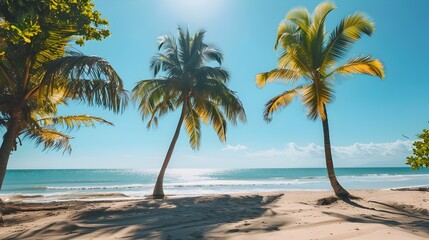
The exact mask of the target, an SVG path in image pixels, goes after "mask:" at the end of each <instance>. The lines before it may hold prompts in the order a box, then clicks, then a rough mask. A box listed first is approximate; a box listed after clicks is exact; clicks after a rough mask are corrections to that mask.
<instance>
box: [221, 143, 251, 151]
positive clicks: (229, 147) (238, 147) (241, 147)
mask: <svg viewBox="0 0 429 240" xmlns="http://www.w3.org/2000/svg"><path fill="white" fill-rule="evenodd" d="M246 149H247V147H246V146H244V145H240V144H238V145H236V146H232V145H226V147H224V148H222V151H234V152H237V151H243V150H246Z"/></svg>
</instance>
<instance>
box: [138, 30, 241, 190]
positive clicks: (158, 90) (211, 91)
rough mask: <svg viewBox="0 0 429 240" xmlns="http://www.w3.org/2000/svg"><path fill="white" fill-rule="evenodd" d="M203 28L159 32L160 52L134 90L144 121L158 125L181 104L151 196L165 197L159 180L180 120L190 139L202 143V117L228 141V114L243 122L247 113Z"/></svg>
mask: <svg viewBox="0 0 429 240" xmlns="http://www.w3.org/2000/svg"><path fill="white" fill-rule="evenodd" d="M204 34H205V32H204V31H198V32H197V33H196V34H195V35H193V36H191V35H190V34H189V31H184V30H182V29H181V28H179V37H178V39H177V40H176V39H175V38H174V37H172V36H168V35H163V36H160V37H159V39H158V43H159V45H158V46H159V51H160V52H159V53H158V54H157V55H156V56H154V58H153V59H152V62H151V69H152V71H153V73H154V76H155V77H156V76H158V75H159V74H160V73H164V76H161V77H158V78H154V79H149V80H143V81H140V82H138V83H137V85H136V86H135V88H134V89H133V91H132V98H133V100H134V101H136V102H137V103H138V108H139V110H140V112H141V114H142V117H143V119H148V123H147V127H150V126H156V125H158V119H159V118H160V117H163V116H164V115H166V114H167V113H169V112H171V111H175V110H176V109H177V108H180V107H181V115H180V119H179V123H178V125H177V129H176V132H175V134H174V137H173V140H172V142H171V144H170V148H169V150H168V152H167V156H166V158H165V160H164V164H163V166H162V168H161V171H160V174H159V176H158V180H157V184H156V186H155V190H154V194H153V195H154V197H156V198H163V197H164V192H163V189H162V182H163V178H164V173H165V169H166V168H167V165H168V162H169V161H170V158H171V155H172V152H173V149H174V146H175V143H176V141H177V138H178V136H179V133H180V128H181V126H182V123H183V122H184V126H185V129H186V132H187V134H188V135H189V144H190V145H191V147H192V148H193V149H198V148H199V147H200V142H201V141H200V140H201V122H203V123H205V124H210V125H212V126H213V128H214V130H215V132H216V133H217V136H218V137H219V140H220V141H222V142H225V141H226V130H227V120H229V121H230V122H232V123H233V124H236V123H237V119H238V120H241V121H242V122H244V121H245V120H246V115H245V112H244V109H243V106H242V104H241V102H240V100H239V99H238V98H237V96H236V94H235V92H233V91H231V90H230V89H228V87H227V83H228V81H229V73H228V72H227V71H226V70H225V69H224V68H222V67H220V66H216V67H213V66H212V65H210V63H211V62H216V63H218V64H219V65H221V63H222V59H223V55H222V53H221V52H220V51H219V50H218V49H216V48H215V47H213V46H211V45H208V44H205V43H204Z"/></svg>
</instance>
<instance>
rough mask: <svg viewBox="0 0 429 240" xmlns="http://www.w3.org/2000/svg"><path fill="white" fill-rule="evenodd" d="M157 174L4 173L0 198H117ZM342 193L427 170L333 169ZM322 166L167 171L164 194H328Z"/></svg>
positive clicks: (139, 191) (404, 180)
mask: <svg viewBox="0 0 429 240" xmlns="http://www.w3.org/2000/svg"><path fill="white" fill-rule="evenodd" d="M157 174H158V170H130V169H71V170H70V169H59V170H8V171H7V175H6V179H5V182H4V184H3V189H2V190H1V191H0V194H2V195H4V194H6V195H13V194H19V195H22V196H32V195H43V196H52V197H54V196H61V195H73V194H74V195H77V194H78V195H82V194H98V193H102V194H109V193H116V194H123V195H126V196H130V197H141V196H145V195H149V194H150V193H151V191H152V189H153V184H154V182H155V180H156V176H157ZM336 174H337V176H338V179H339V181H340V182H341V183H342V185H343V186H344V187H346V188H348V189H390V188H400V187H412V186H427V185H429V169H421V170H418V171H413V170H411V169H410V168H337V169H336ZM329 189H330V185H329V181H328V179H327V177H326V170H325V169H324V168H288V169H286V168H276V169H168V170H167V173H166V176H165V184H164V191H165V193H166V194H169V195H204V194H216V193H218V194H226V193H228V194H230V193H246V192H268V191H288V190H329Z"/></svg>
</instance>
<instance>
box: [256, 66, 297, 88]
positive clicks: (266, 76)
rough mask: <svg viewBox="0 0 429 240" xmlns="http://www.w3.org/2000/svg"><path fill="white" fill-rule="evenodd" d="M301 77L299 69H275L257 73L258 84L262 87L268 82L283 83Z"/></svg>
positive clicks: (292, 81) (291, 81)
mask: <svg viewBox="0 0 429 240" xmlns="http://www.w3.org/2000/svg"><path fill="white" fill-rule="evenodd" d="M300 77H301V74H300V73H299V72H298V71H295V70H291V69H285V68H280V69H274V70H271V71H269V72H265V73H259V74H257V75H256V85H258V87H260V88H262V87H264V86H265V84H267V83H272V82H281V83H294V82H295V81H297V80H298V79H299V78H300Z"/></svg>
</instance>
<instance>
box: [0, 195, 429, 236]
mask: <svg viewBox="0 0 429 240" xmlns="http://www.w3.org/2000/svg"><path fill="white" fill-rule="evenodd" d="M350 192H351V193H352V194H354V195H357V196H359V197H361V198H362V199H359V200H353V201H350V202H344V201H337V202H335V203H333V204H331V205H327V206H321V205H317V204H316V202H317V200H318V199H320V198H323V197H329V196H331V195H332V194H333V193H332V191H281V192H269V193H250V194H231V195H228V194H216V195H205V196H192V197H191V196H186V197H171V196H169V197H168V198H167V199H164V200H153V199H137V200H120V201H118V200H113V201H65V202H46V203H24V202H21V203H19V202H6V203H5V207H6V208H4V210H6V211H4V212H5V215H3V220H4V224H5V225H4V227H1V228H0V238H1V239H46V238H49V239H113V238H121V239H204V238H209V239H382V238H386V239H428V238H429V192H426V191H392V190H351V191H350ZM8 209H9V212H8Z"/></svg>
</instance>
